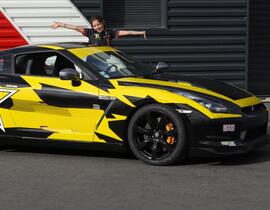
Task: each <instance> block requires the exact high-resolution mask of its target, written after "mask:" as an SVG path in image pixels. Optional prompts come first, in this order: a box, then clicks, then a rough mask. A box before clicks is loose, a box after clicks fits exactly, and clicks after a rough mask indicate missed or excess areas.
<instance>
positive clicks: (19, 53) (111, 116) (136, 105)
mask: <svg viewBox="0 0 270 210" xmlns="http://www.w3.org/2000/svg"><path fill="white" fill-rule="evenodd" d="M167 70H168V66H167V65H166V64H164V63H159V64H158V65H157V66H156V68H155V70H153V69H152V68H151V67H149V66H146V65H144V64H141V63H140V62H137V61H134V60H132V59H130V58H128V57H126V56H125V55H124V54H123V53H122V52H120V51H118V50H116V49H114V48H111V47H88V46H87V44H84V43H61V44H53V45H38V46H24V47H19V48H15V49H10V50H6V51H2V52H1V53H0V135H1V137H4V138H1V140H0V142H2V143H3V142H4V143H9V144H10V143H12V142H16V143H19V142H20V143H21V142H24V143H28V142H31V143H37V142H38V143H42V144H43V143H44V142H48V143H49V142H51V143H55V142H61V145H65V144H63V143H64V142H65V143H67V144H71V143H73V144H72V145H79V144H80V145H83V146H85V145H93V146H94V145H99V146H100V145H102V146H104V148H105V147H106V146H110V148H112V149H113V148H119V149H120V150H122V149H127V150H128V149H129V148H130V149H131V150H132V152H133V153H134V155H135V156H136V157H137V158H139V159H141V160H143V161H145V162H146V163H149V164H153V165H169V164H173V163H175V162H177V161H178V160H179V159H181V158H182V157H183V156H185V155H186V154H187V153H188V152H190V151H197V150H201V151H208V152H212V153H215V154H235V153H243V152H248V151H251V150H253V149H256V148H258V147H261V146H264V145H266V144H267V143H268V141H269V139H268V135H267V121H268V112H267V110H266V108H265V106H264V105H263V104H262V103H261V101H260V100H259V99H258V98H257V97H255V96H254V95H252V94H250V93H249V92H247V91H245V90H242V89H239V88H237V87H234V86H231V85H228V84H225V83H220V82H217V81H213V80H207V79H201V78H196V77H188V76H181V75H179V73H173V72H169V71H167ZM74 143H76V144H74Z"/></svg>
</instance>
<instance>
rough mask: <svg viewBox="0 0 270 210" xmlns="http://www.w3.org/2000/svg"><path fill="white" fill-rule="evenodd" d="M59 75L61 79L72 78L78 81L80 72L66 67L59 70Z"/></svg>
mask: <svg viewBox="0 0 270 210" xmlns="http://www.w3.org/2000/svg"><path fill="white" fill-rule="evenodd" d="M59 77H60V79H61V80H73V81H78V80H80V74H79V72H77V71H76V70H75V69H72V68H66V69H63V70H61V71H60V72H59Z"/></svg>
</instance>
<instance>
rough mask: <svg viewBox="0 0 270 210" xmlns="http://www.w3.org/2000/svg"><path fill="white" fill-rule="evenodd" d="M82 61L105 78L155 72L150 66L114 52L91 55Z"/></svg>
mask: <svg viewBox="0 0 270 210" xmlns="http://www.w3.org/2000/svg"><path fill="white" fill-rule="evenodd" d="M82 60H83V61H84V62H86V63H88V64H91V65H94V66H95V67H97V69H98V70H99V74H100V75H102V76H103V77H105V78H115V77H129V76H143V75H146V74H150V73H151V72H152V71H153V70H152V67H150V66H147V65H145V64H142V63H140V62H138V61H135V60H131V59H129V58H127V57H126V56H124V55H123V54H120V53H117V52H112V51H107V52H99V53H96V54H91V55H89V56H86V57H84V58H82Z"/></svg>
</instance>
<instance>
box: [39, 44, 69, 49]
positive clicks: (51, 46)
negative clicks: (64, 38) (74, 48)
mask: <svg viewBox="0 0 270 210" xmlns="http://www.w3.org/2000/svg"><path fill="white" fill-rule="evenodd" d="M38 47H44V48H48V49H52V50H64V49H65V48H63V47H59V46H54V45H38Z"/></svg>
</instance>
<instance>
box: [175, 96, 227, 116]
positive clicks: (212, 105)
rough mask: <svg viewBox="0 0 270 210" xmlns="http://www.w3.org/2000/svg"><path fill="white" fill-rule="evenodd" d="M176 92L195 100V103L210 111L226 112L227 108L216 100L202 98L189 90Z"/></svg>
mask: <svg viewBox="0 0 270 210" xmlns="http://www.w3.org/2000/svg"><path fill="white" fill-rule="evenodd" d="M176 94H179V95H182V96H184V97H187V98H189V99H191V100H193V101H196V102H197V103H199V104H201V105H202V106H204V107H205V108H207V109H209V110H210V111H211V112H216V113H227V112H228V108H227V107H226V106H225V105H223V104H221V103H219V102H216V101H213V100H210V99H207V98H203V97H201V96H198V95H195V94H192V93H189V92H176Z"/></svg>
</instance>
